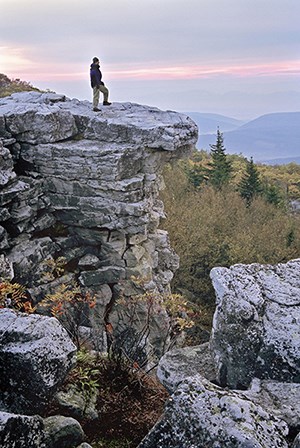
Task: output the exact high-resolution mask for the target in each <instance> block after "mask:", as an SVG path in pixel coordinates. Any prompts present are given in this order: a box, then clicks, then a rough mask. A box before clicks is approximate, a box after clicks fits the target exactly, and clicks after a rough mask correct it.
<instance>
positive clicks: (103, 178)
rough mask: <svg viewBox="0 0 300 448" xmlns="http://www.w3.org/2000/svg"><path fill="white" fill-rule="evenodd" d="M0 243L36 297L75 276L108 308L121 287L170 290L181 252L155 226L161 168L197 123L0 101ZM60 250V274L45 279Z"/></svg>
mask: <svg viewBox="0 0 300 448" xmlns="http://www.w3.org/2000/svg"><path fill="white" fill-rule="evenodd" d="M0 138H1V141H2V143H1V147H0V152H1V162H0V167H1V175H0V188H1V191H0V206H1V209H0V247H1V251H2V253H3V254H4V255H5V257H6V260H8V261H9V262H10V263H11V264H12V266H13V271H14V280H15V281H19V282H22V283H23V284H26V285H27V286H28V287H29V288H30V293H31V295H32V297H33V299H34V301H36V302H37V301H39V300H40V299H41V298H42V297H43V296H44V295H45V293H46V292H49V291H50V290H51V288H52V287H53V288H54V287H55V286H57V284H58V283H59V282H68V281H71V280H72V279H76V280H77V281H78V282H79V283H80V285H81V287H82V288H83V289H92V290H93V291H94V292H95V293H96V295H97V308H98V310H99V312H100V314H101V313H102V316H104V315H106V318H107V312H108V310H109V309H111V308H112V303H113V302H114V301H115V298H116V297H117V296H119V295H120V291H121V292H122V294H123V295H125V296H130V295H132V294H134V293H136V292H137V291H136V288H135V287H134V285H133V283H132V281H131V277H132V276H135V277H138V278H139V279H143V287H144V289H152V290H158V291H165V290H168V288H169V282H170V280H171V279H172V276H173V272H174V270H175V269H176V268H177V266H178V257H177V256H176V254H175V253H174V252H173V250H172V249H171V247H170V244H169V240H168V235H167V234H166V232H164V231H162V230H159V229H158V225H159V220H160V217H161V216H163V205H162V203H161V201H160V200H159V198H158V192H159V189H160V188H161V187H162V185H163V183H162V178H161V170H162V168H163V167H164V165H165V164H166V163H167V162H169V161H170V160H172V159H176V158H178V157H181V156H183V155H187V154H189V152H190V151H191V150H192V149H193V148H194V144H195V142H196V140H197V128H196V125H195V124H194V123H193V122H192V121H191V120H190V119H189V118H188V117H186V116H184V115H180V114H178V113H175V112H162V111H160V110H158V109H156V108H151V107H146V106H139V105H136V104H131V103H126V104H113V105H112V106H110V107H109V108H103V111H101V112H99V113H97V114H96V113H95V112H93V111H92V110H91V105H90V103H88V102H80V101H78V100H69V99H67V98H65V97H64V96H62V95H56V94H50V93H47V94H41V93H37V92H26V93H25V92H24V93H20V94H14V95H12V96H11V97H7V98H4V99H2V100H0ZM61 256H63V257H64V258H65V260H66V264H67V266H66V272H65V277H64V278H62V279H55V281H54V282H53V281H52V283H51V281H50V280H49V279H48V280H47V281H45V278H44V277H43V271H44V270H45V264H44V262H45V260H51V259H53V260H55V259H57V258H58V257H61Z"/></svg>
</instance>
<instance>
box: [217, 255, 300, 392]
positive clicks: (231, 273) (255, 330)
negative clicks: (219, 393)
mask: <svg viewBox="0 0 300 448" xmlns="http://www.w3.org/2000/svg"><path fill="white" fill-rule="evenodd" d="M299 272H300V260H293V261H290V262H288V263H286V264H279V265H276V266H268V265H267V266H262V265H258V264H251V265H235V266H232V267H231V268H228V269H227V268H214V269H213V270H212V272H211V278H212V281H213V284H214V288H215V291H216V297H217V308H216V312H215V314H214V321H213V330H212V337H211V346H212V352H213V354H214V358H215V362H216V366H217V378H218V381H219V383H220V384H222V385H226V386H229V387H232V388H247V387H248V386H249V384H250V382H251V380H252V379H253V378H254V377H257V378H261V379H272V380H277V381H281V382H295V383H299V382H300V326H299V322H300V276H299Z"/></svg>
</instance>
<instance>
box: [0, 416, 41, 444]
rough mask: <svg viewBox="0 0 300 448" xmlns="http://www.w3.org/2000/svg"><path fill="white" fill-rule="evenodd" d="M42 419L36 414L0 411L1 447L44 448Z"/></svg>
mask: <svg viewBox="0 0 300 448" xmlns="http://www.w3.org/2000/svg"><path fill="white" fill-rule="evenodd" d="M43 429H44V423H43V419H42V418H41V417H39V416H37V415H33V416H28V415H19V414H9V413H7V412H0V446H1V447H2V448H46V444H45V434H44V431H43Z"/></svg>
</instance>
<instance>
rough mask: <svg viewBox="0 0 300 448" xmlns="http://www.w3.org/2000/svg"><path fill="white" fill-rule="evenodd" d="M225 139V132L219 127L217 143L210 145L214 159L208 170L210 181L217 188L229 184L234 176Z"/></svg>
mask: <svg viewBox="0 0 300 448" xmlns="http://www.w3.org/2000/svg"><path fill="white" fill-rule="evenodd" d="M223 141H224V140H223V134H222V133H221V132H220V130H219V129H218V130H217V141H216V144H215V145H210V147H211V151H210V154H211V158H212V161H211V163H210V169H209V171H208V179H209V182H210V183H211V184H212V185H213V186H214V187H215V188H216V189H217V190H220V189H221V188H222V187H223V186H224V185H227V184H228V183H229V181H230V179H231V177H232V166H231V162H230V161H229V160H228V158H227V155H226V154H225V148H224V145H223Z"/></svg>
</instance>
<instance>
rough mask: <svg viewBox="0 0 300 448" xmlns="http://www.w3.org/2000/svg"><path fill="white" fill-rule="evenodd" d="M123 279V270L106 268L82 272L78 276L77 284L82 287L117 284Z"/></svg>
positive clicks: (114, 267) (112, 267)
mask: <svg viewBox="0 0 300 448" xmlns="http://www.w3.org/2000/svg"><path fill="white" fill-rule="evenodd" d="M122 278H125V270H124V269H123V268H119V267H117V266H106V267H104V268H101V269H97V270H95V271H84V272H82V273H81V274H80V277H79V282H80V283H81V285H82V286H92V285H103V284H105V283H108V284H110V283H118V282H119V281H120V280H121V279H122Z"/></svg>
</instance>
